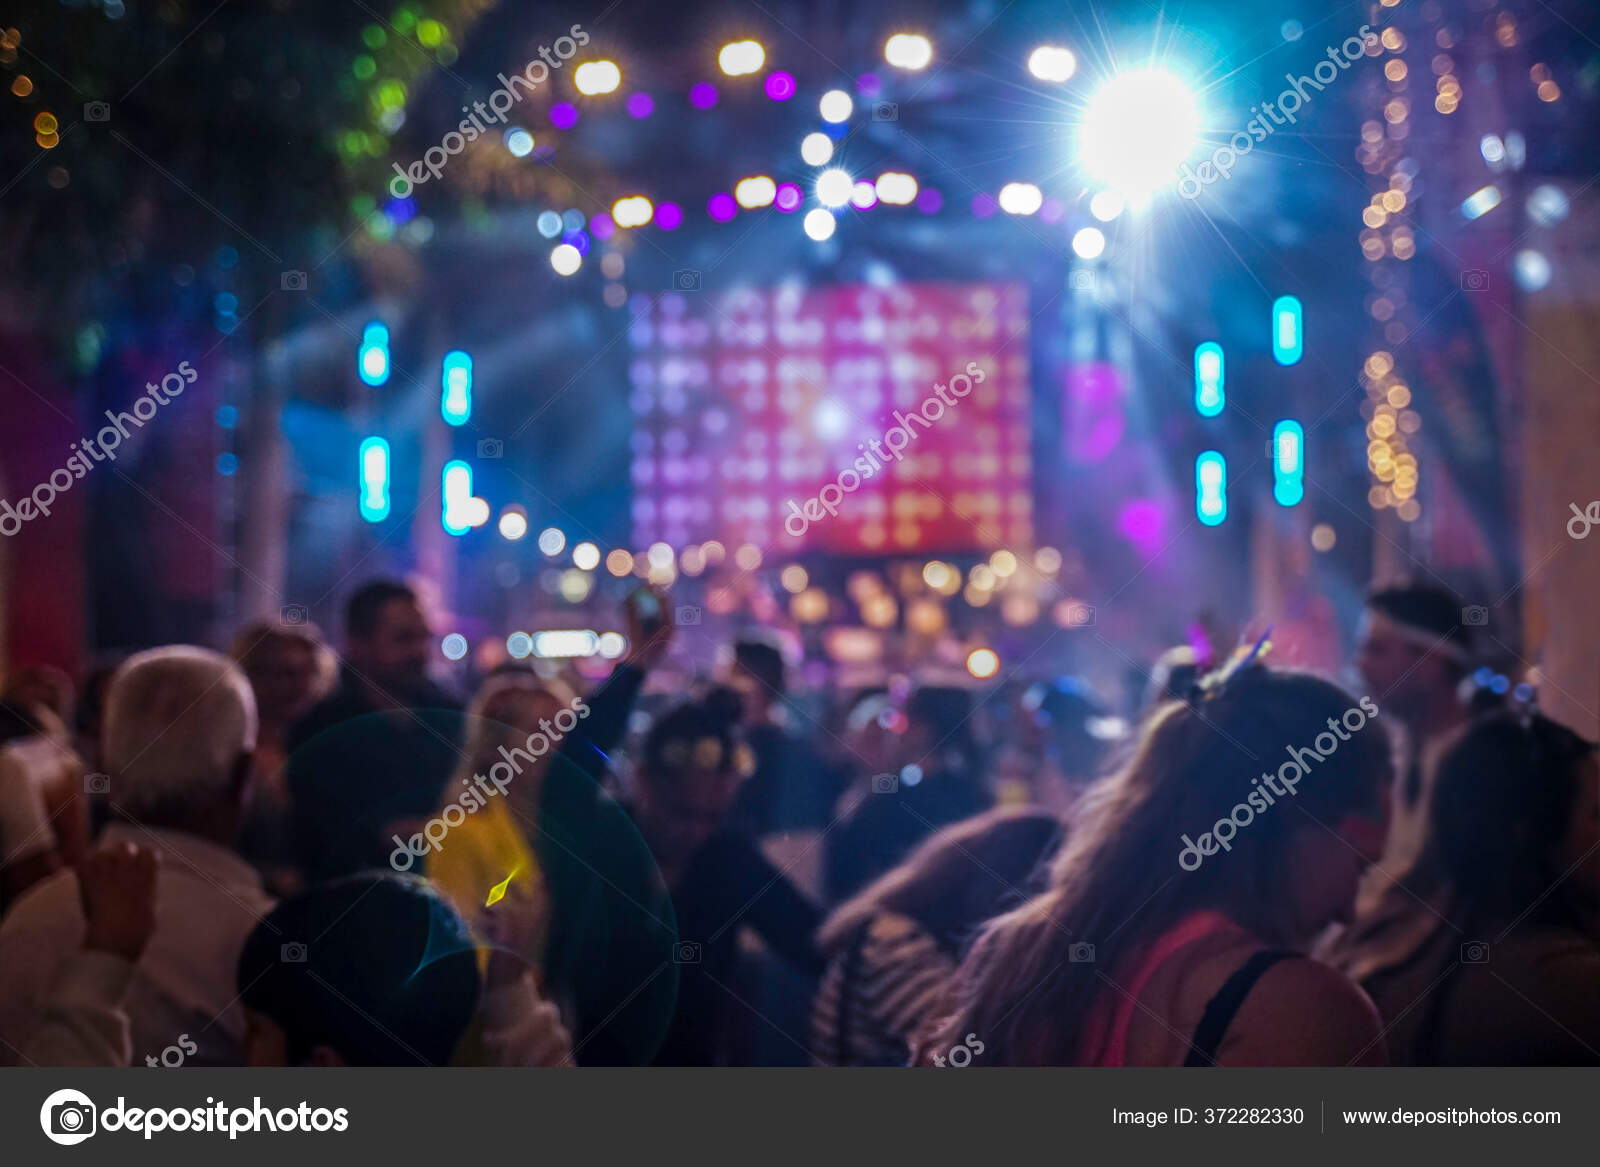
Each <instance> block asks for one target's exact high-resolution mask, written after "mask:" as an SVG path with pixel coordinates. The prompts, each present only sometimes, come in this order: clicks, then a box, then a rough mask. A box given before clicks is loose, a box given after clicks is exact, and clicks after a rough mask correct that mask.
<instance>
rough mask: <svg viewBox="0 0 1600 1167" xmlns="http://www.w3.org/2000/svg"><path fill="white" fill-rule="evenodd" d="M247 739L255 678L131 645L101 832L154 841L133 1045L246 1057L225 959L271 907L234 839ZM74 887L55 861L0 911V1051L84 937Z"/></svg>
mask: <svg viewBox="0 0 1600 1167" xmlns="http://www.w3.org/2000/svg"><path fill="white" fill-rule="evenodd" d="M255 739H256V709H255V698H254V697H253V696H252V694H251V692H250V685H249V682H248V681H246V680H245V677H244V674H243V673H242V672H240V671H239V668H238V667H237V666H236V665H234V664H233V663H232V662H231V661H229V660H228V659H227V658H226V657H223V656H221V655H219V654H217V653H214V652H211V651H209V650H206V649H202V648H192V647H187V646H171V647H167V648H158V649H153V650H151V651H149V652H143V653H139V654H137V655H135V656H133V657H131V658H130V659H129V660H128V661H127V662H126V663H125V664H124V665H123V667H122V668H121V669H120V670H118V672H117V675H116V677H115V679H114V680H113V681H112V684H111V688H110V691H109V692H108V694H107V698H106V710H105V726H104V742H103V758H104V763H105V765H106V774H105V776H104V781H105V783H106V785H107V787H108V789H107V791H106V798H107V802H108V805H109V806H110V808H111V810H112V812H113V814H114V815H115V816H116V821H114V822H113V823H112V825H110V826H109V827H107V829H106V831H105V832H104V835H103V843H104V844H105V845H109V846H117V845H120V844H122V843H132V844H136V845H138V846H140V847H145V848H151V849H154V850H156V851H158V852H159V872H158V875H157V882H156V908H155V911H156V925H155V931H154V934H153V935H152V936H151V938H150V942H149V945H148V947H147V948H146V949H145V951H144V954H143V956H142V957H141V958H140V960H139V962H138V964H137V966H136V968H135V971H134V976H133V979H132V982H131V984H130V985H129V987H128V990H127V1012H128V1016H129V1019H130V1021H131V1024H132V1041H133V1050H134V1054H135V1056H139V1055H142V1054H148V1053H153V1052H158V1051H160V1050H162V1049H164V1048H165V1047H166V1046H167V1045H169V1044H170V1043H171V1042H172V1041H173V1040H174V1038H175V1037H176V1035H178V1034H180V1033H188V1034H190V1035H191V1036H192V1038H193V1039H194V1041H195V1042H196V1043H197V1045H198V1050H197V1052H196V1054H194V1055H192V1056H191V1057H190V1062H191V1063H194V1064H201V1065H237V1064H239V1062H240V1061H241V1060H242V1058H243V1052H244V1045H243V1043H244V1036H245V1033H244V1015H243V1013H241V1012H240V1010H239V1007H238V1004H237V1002H236V1000H235V994H236V991H237V990H236V989H235V987H234V984H233V967H234V963H235V961H236V959H237V957H238V954H239V950H240V948H241V946H242V945H243V943H244V939H245V937H246V936H247V935H248V934H249V933H250V931H251V929H253V928H254V927H255V925H256V921H257V920H258V919H259V918H260V917H261V916H262V915H263V914H264V913H265V912H266V911H267V910H268V909H269V908H270V907H271V900H270V899H269V898H268V896H267V894H266V892H265V891H264V890H263V888H262V885H261V878H260V876H259V875H258V874H257V873H256V871H255V869H254V868H253V867H251V865H250V864H249V863H247V862H246V861H245V860H244V859H243V857H241V856H240V855H239V854H238V852H237V851H236V850H235V849H234V847H235V841H236V839H237V837H238V831H239V825H240V821H241V818H242V814H243V806H244V797H245V788H246V785H247V780H248V776H249V774H250V768H251V762H250V755H251V751H252V750H253V749H254V747H255ZM82 895H83V893H82V890H81V888H80V884H79V879H78V876H77V874H76V872H74V871H73V870H71V869H66V870H62V871H58V872H56V873H55V874H54V875H51V876H49V877H48V878H46V879H44V880H42V881H41V882H39V883H38V884H36V885H34V886H33V887H32V888H30V889H29V890H28V892H27V893H26V894H25V895H24V896H23V897H22V898H21V899H19V900H18V901H17V902H16V903H15V904H13V905H12V907H11V909H10V911H9V912H8V913H7V914H6V916H5V917H4V919H3V920H0V1057H8V1056H11V1055H12V1054H13V1052H14V1051H16V1050H19V1049H22V1048H25V1047H26V1045H27V1043H28V1040H29V1037H30V1035H31V1030H32V1029H33V1027H34V1025H35V1024H36V1023H37V1020H38V1012H39V1010H40V1008H41V1006H42V1005H43V1003H44V1002H45V1001H46V999H47V998H48V997H49V994H50V992H51V990H52V989H53V988H54V987H55V986H56V985H57V984H58V983H59V981H60V979H61V977H62V976H63V970H64V969H65V968H66V966H67V965H68V962H69V961H70V960H71V959H72V958H73V956H74V954H76V953H77V952H78V950H79V949H80V948H81V947H82V945H83V941H84V936H85V918H84V912H83V907H82V902H81V901H82Z"/></svg>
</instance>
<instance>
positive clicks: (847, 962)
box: [811, 912, 955, 1066]
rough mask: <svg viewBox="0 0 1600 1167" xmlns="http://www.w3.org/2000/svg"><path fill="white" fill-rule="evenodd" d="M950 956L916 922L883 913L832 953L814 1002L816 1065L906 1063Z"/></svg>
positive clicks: (947, 972)
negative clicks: (915, 1035) (914, 1037)
mask: <svg viewBox="0 0 1600 1167" xmlns="http://www.w3.org/2000/svg"><path fill="white" fill-rule="evenodd" d="M954 971H955V962H954V960H953V959H952V958H951V956H950V954H948V953H947V952H946V951H945V950H944V949H943V948H941V947H939V945H938V943H937V942H936V941H935V940H934V938H933V937H932V936H931V935H930V934H929V933H928V932H927V931H925V930H924V929H923V928H922V926H921V925H919V924H918V923H917V922H916V921H914V920H912V919H910V918H908V917H906V916H901V915H897V914H895V913H892V912H880V913H878V914H877V915H875V916H873V917H872V919H871V920H870V921H868V923H867V924H866V925H865V926H864V928H863V929H862V930H859V931H858V932H857V933H856V935H855V936H854V937H852V938H851V940H850V941H849V942H848V943H847V944H845V945H844V946H843V947H842V948H840V949H838V950H837V951H835V952H834V953H832V954H831V959H830V961H829V964H828V970H827V972H826V973H825V974H824V975H823V978H822V988H821V989H820V990H819V991H818V993H817V1000H816V1004H815V1005H814V1006H813V1008H812V1015H811V1036H812V1045H811V1048H812V1051H813V1056H814V1058H815V1059H816V1061H817V1063H818V1064H819V1065H825V1066H827V1065H831V1066H903V1065H906V1064H907V1063H908V1062H909V1060H910V1056H911V1051H910V1041H911V1038H912V1036H913V1035H914V1034H915V1033H916V1032H917V1030H919V1029H920V1028H922V1027H923V1026H924V1025H926V1024H928V1023H929V1022H931V1021H933V1020H934V1019H935V1017H936V1011H937V1008H938V1006H939V1001H940V997H941V996H942V995H943V993H944V990H945V986H946V984H947V983H948V981H949V979H950V976H951V974H952V973H953V972H954Z"/></svg>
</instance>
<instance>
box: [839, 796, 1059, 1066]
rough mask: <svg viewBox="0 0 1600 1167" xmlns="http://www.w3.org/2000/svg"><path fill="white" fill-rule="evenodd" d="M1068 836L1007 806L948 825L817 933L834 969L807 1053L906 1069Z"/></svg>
mask: <svg viewBox="0 0 1600 1167" xmlns="http://www.w3.org/2000/svg"><path fill="white" fill-rule="evenodd" d="M1060 834H1061V824H1060V821H1059V820H1058V819H1057V818H1056V817H1055V816H1054V815H1052V814H1050V813H1048V812H1046V811H1043V810H1038V809H1034V808H1029V807H1003V808H1001V809H998V810H992V811H989V812H988V813H986V814H983V815H980V816H978V817H977V818H972V819H968V820H967V821H965V822H961V823H956V824H955V825H954V826H949V827H945V828H944V829H943V830H942V831H940V832H939V833H938V834H936V835H934V836H933V837H931V838H929V839H928V840H926V841H925V842H923V843H922V844H921V845H920V846H919V847H917V849H916V850H915V851H913V852H912V853H911V855H910V856H909V857H907V859H906V861H905V862H904V863H902V864H900V866H898V867H896V868H894V869H893V870H892V871H889V872H887V873H885V874H884V875H882V876H880V877H879V878H878V879H877V880H876V881H874V882H873V884H872V885H871V886H870V887H868V888H866V889H865V890H864V891H862V892H860V893H859V894H858V895H856V896H855V897H854V898H853V899H851V900H850V901H849V902H848V903H845V904H842V905H841V906H839V907H838V908H836V909H835V910H834V912H833V914H832V915H831V916H829V917H828V920H827V922H826V923H825V924H823V926H822V930H821V931H820V932H819V934H818V936H817V945H818V947H819V948H820V949H821V950H822V952H823V954H824V955H825V956H826V958H827V960H828V970H827V973H826V974H825V975H824V976H823V979H822V988H821V991H820V992H819V993H818V994H817V1000H816V1003H815V1007H814V1010H813V1015H812V1031H811V1032H812V1037H811V1048H812V1052H813V1055H814V1056H815V1058H816V1060H817V1062H818V1063H819V1064H822V1065H833V1066H903V1065H905V1064H906V1062H907V1060H908V1059H909V1057H910V1054H911V1046H910V1043H911V1038H912V1035H913V1034H914V1033H915V1032H916V1031H917V1030H919V1029H921V1028H923V1027H924V1026H926V1025H928V1024H929V1023H930V1022H932V1021H934V1020H936V1019H937V1018H938V1016H939V1014H938V1011H937V1007H938V1004H939V1001H940V999H941V998H942V996H943V994H944V991H945V988H946V986H947V984H948V983H949V981H950V978H951V976H952V975H953V974H954V972H955V969H956V965H957V964H958V963H959V962H960V960H961V957H962V955H963V954H964V953H965V951H966V948H967V945H968V944H969V943H970V942H971V941H972V938H973V936H974V935H975V934H976V932H977V929H978V927H979V925H981V924H982V923H983V922H984V921H985V920H987V919H989V918H990V917H991V916H993V915H995V914H997V913H998V912H1000V911H1002V910H1004V909H1006V908H1008V907H1011V906H1014V905H1015V904H1016V903H1019V902H1021V901H1022V900H1023V899H1025V898H1027V896H1028V895H1029V894H1032V893H1033V892H1034V891H1037V890H1038V889H1037V888H1036V887H1033V886H1031V884H1032V876H1033V874H1034V872H1035V870H1036V869H1037V868H1038V867H1039V865H1040V863H1041V862H1042V861H1044V859H1045V858H1046V857H1047V856H1048V855H1049V854H1050V852H1051V851H1052V850H1054V848H1055V846H1056V844H1057V842H1058V841H1059V838H1060Z"/></svg>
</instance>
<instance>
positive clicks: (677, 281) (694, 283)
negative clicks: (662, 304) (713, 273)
mask: <svg viewBox="0 0 1600 1167" xmlns="http://www.w3.org/2000/svg"><path fill="white" fill-rule="evenodd" d="M672 286H673V288H674V289H675V290H676V291H679V292H698V291H699V290H700V273H699V272H697V271H696V270H695V269H694V268H692V267H686V268H680V269H679V270H678V271H675V272H673V273H672Z"/></svg>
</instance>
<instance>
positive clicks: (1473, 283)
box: [1461, 267, 1489, 292]
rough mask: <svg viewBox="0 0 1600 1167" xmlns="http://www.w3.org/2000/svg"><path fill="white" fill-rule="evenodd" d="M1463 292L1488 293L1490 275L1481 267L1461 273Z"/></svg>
mask: <svg viewBox="0 0 1600 1167" xmlns="http://www.w3.org/2000/svg"><path fill="white" fill-rule="evenodd" d="M1461 290H1462V291H1463V292H1486V291H1488V290H1489V273H1488V272H1486V271H1484V270H1483V269H1482V268H1481V267H1473V268H1468V269H1467V270H1466V271H1464V272H1462V273H1461Z"/></svg>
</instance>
